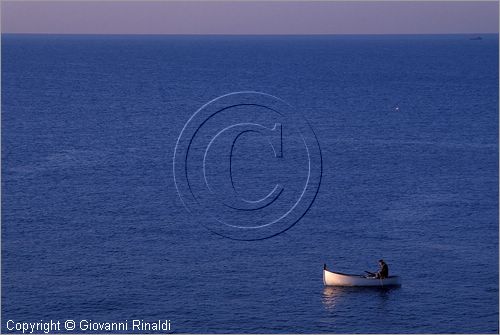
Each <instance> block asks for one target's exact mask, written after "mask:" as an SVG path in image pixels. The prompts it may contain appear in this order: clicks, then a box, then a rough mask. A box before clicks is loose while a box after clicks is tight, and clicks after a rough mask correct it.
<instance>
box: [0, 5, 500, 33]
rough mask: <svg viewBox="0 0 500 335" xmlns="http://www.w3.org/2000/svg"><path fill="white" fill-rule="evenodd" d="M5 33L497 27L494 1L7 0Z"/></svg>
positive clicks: (450, 30)
mask: <svg viewBox="0 0 500 335" xmlns="http://www.w3.org/2000/svg"><path fill="white" fill-rule="evenodd" d="M1 12H2V13H1V18H2V23H1V28H2V33H55V34H65V33H66V34H447V33H468V34H480V33H498V24H499V22H498V17H499V3H498V1H491V2H479V1H470V2H458V1H455V2H450V1H446V2H444V1H441V2H430V1H425V2H418V1H415V2H408V1H383V2H374V1H369V2H360V1H355V2H347V1H344V2H338V1H335V2H311V1H293V2H285V1H275V2H263V1H253V2H242V1H236V2H229V1H210V0H203V1H189V2H180V1H179V2H172V1H169V2H166V1H153V2H146V1H121V2H120V1H87V2H84V1H2V2H1Z"/></svg>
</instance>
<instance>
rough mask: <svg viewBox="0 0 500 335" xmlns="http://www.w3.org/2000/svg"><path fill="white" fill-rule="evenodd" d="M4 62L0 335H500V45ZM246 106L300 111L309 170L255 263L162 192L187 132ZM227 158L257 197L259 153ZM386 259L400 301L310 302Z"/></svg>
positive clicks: (230, 44)
mask: <svg viewBox="0 0 500 335" xmlns="http://www.w3.org/2000/svg"><path fill="white" fill-rule="evenodd" d="M1 53H2V64H1V65H2V90H1V93H2V128H1V130H2V137H1V139H2V235H1V237H2V239H1V248H2V255H1V256H2V263H1V265H2V270H1V271H2V277H1V289H2V301H1V302H2V308H1V312H2V318H1V319H2V321H1V323H2V328H1V329H2V332H9V331H8V329H7V328H6V323H7V321H8V320H13V321H15V322H35V321H39V320H44V321H47V320H56V321H57V320H60V321H61V322H63V321H64V320H67V319H72V320H75V321H77V322H79V320H82V319H86V320H90V319H91V320H93V321H96V322H121V321H124V320H131V319H143V320H145V321H156V320H159V319H160V320H165V319H168V320H170V321H171V326H172V331H173V332H176V333H183V332H189V333H201V332H208V333H213V332H215V333H234V332H238V333H240V332H249V333H290V332H294V333H322V332H328V333H378V332H384V333H422V332H423V333H498V331H499V323H498V313H499V309H498V304H499V292H498V278H499V272H498V264H499V259H498V253H499V249H498V238H499V237H498V232H499V225H498V184H499V180H498V151H499V147H498V121H499V120H498V88H499V87H498V83H499V81H498V80H499V78H498V72H499V71H498V70H499V68H498V56H499V54H498V35H485V36H483V40H480V41H476V40H470V36H466V35H450V36H392V37H391V36H377V37H376V36H349V37H339V36H323V37H320V36H310V37H293V36H290V37H278V36H267V37H256V36H242V37H229V36H218V37H216V36H212V37H208V36H192V37H186V36H169V37H167V36H99V37H96V36H94V37H92V36H51V35H48V36H43V35H39V36H35V35H33V36H30V35H25V36H19V35H17V36H16V35H2V51H1ZM241 90H252V91H260V92H265V93H269V94H272V95H275V96H277V97H279V98H281V99H283V100H285V101H286V102H288V103H289V104H290V105H292V106H294V107H295V109H296V110H297V111H298V112H299V113H300V114H302V115H303V116H304V117H305V118H306V119H307V120H308V121H309V124H310V126H311V128H312V129H313V130H314V132H315V133H316V136H317V138H318V142H319V144H320V146H321V152H322V160H323V174H322V182H321V187H320V189H319V192H318V194H317V198H316V201H315V202H314V204H313V205H312V207H311V208H310V210H309V211H308V213H307V214H306V215H305V216H304V217H303V219H302V220H301V221H300V222H298V223H297V224H296V225H295V226H293V227H292V228H291V229H289V230H287V231H286V232H285V233H283V234H280V235H278V236H276V237H273V238H270V239H265V240H260V241H251V242H249V241H237V240H231V239H227V238H224V237H221V236H219V235H216V234H214V233H212V232H210V231H209V230H208V229H207V228H205V226H204V225H203V224H201V223H200V222H201V221H203V220H202V218H200V217H197V216H196V213H189V212H188V211H186V209H185V208H184V206H183V203H182V201H181V200H180V198H179V196H178V194H177V191H176V188H175V184H174V178H173V173H172V157H173V153H174V149H175V145H176V141H177V138H178V136H179V134H180V132H181V130H182V128H183V126H184V124H185V123H186V122H187V121H188V120H189V118H190V117H191V115H192V114H193V113H194V112H195V111H196V110H197V109H198V108H200V107H201V106H202V105H203V104H205V103H207V102H208V101H210V100H212V99H214V98H216V97H218V96H220V95H223V94H226V93H230V92H235V91H241ZM397 109H399V110H397ZM238 141H240V140H238ZM238 143H239V142H238ZM240 144H241V145H239V146H238V150H237V151H236V152H235V153H234V154H235V157H236V158H235V163H234V166H233V170H234V171H235V172H234V173H235V176H236V177H235V178H236V179H238V178H239V179H238V180H236V181H235V183H237V185H238V188H239V189H240V192H243V193H245V192H246V193H245V194H246V196H247V198H252V197H253V198H255V197H256V198H259V197H260V196H261V195H262V194H263V192H264V191H266V190H268V189H269V187H268V186H269V185H271V184H270V182H271V181H269V180H264V179H265V178H264V177H265V176H268V174H267V173H266V165H265V164H266V162H267V161H266V160H265V159H261V158H262V157H267V156H266V155H268V154H269V152H266V151H265V150H269V147H268V146H267V145H266V143H265V142H263V140H262V139H261V140H256V139H255V138H254V139H253V140H252V138H251V137H248V138H242V139H241V143H240ZM266 148H267V149H266ZM292 172H293V171H292ZM289 173H291V172H288V176H290V174H289ZM238 176H239V177H238ZM291 176H292V177H293V175H291ZM262 178H264V179H262ZM261 181H262V182H261ZM268 184H269V185H268ZM265 193H267V192H265ZM264 195H265V194H264ZM380 258H384V259H385V260H386V261H387V263H388V264H389V267H390V271H391V273H394V274H399V275H401V276H402V277H403V286H402V287H401V288H399V289H390V290H371V289H370V290H367V289H338V288H325V287H324V286H323V282H322V267H323V263H327V265H328V266H329V267H330V268H331V269H334V270H338V271H341V272H349V273H362V272H363V271H364V270H371V271H373V270H376V269H377V260H378V259H380ZM76 331H77V332H78V329H76Z"/></svg>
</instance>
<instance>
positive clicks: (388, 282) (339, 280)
mask: <svg viewBox="0 0 500 335" xmlns="http://www.w3.org/2000/svg"><path fill="white" fill-rule="evenodd" d="M323 283H324V284H325V286H378V287H384V286H401V277H399V276H389V277H387V278H384V279H379V278H375V277H368V276H362V275H351V274H345V273H340V272H333V271H330V270H328V269H327V268H326V266H325V267H324V268H323Z"/></svg>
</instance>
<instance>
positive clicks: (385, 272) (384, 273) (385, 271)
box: [375, 259, 389, 279]
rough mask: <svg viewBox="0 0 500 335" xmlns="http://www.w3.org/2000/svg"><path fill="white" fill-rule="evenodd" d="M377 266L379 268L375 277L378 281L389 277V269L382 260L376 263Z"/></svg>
mask: <svg viewBox="0 0 500 335" xmlns="http://www.w3.org/2000/svg"><path fill="white" fill-rule="evenodd" d="M378 265H379V266H380V270H379V271H378V272H377V273H376V274H375V277H376V278H379V279H384V278H387V277H389V267H388V266H387V263H386V262H384V260H383V259H380V260H379V261H378Z"/></svg>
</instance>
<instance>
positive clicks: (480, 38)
mask: <svg viewBox="0 0 500 335" xmlns="http://www.w3.org/2000/svg"><path fill="white" fill-rule="evenodd" d="M469 39H470V40H471V41H481V40H482V39H483V38H482V37H481V36H475V37H471V38H469Z"/></svg>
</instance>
